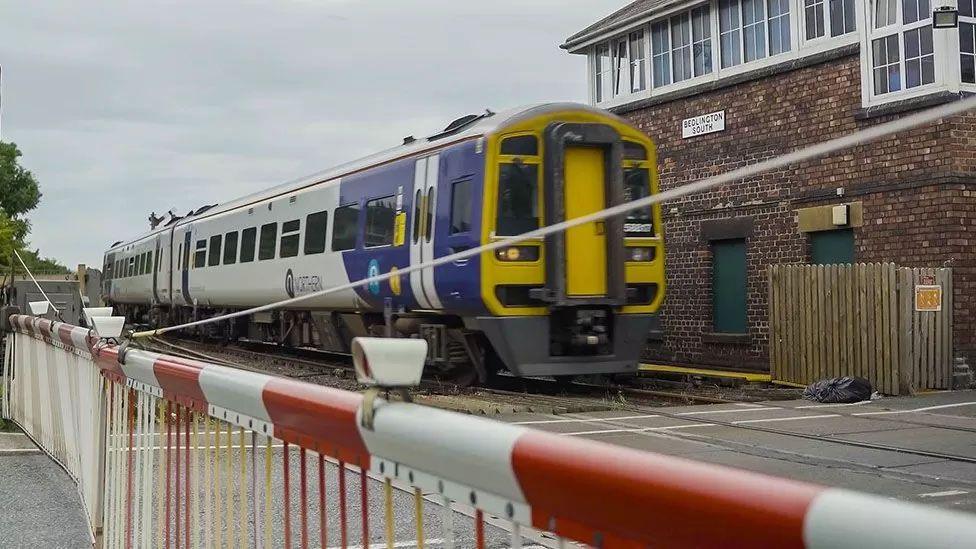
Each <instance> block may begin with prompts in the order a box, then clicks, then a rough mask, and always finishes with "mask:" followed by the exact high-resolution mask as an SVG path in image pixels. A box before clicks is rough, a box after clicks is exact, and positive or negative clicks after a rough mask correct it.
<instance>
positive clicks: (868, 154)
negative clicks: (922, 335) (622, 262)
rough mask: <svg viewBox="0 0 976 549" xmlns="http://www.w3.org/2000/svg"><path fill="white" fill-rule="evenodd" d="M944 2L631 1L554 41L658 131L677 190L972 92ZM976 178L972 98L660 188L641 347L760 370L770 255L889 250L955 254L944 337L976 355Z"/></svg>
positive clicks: (610, 99) (826, 256)
mask: <svg viewBox="0 0 976 549" xmlns="http://www.w3.org/2000/svg"><path fill="white" fill-rule="evenodd" d="M943 4H948V5H949V6H950V9H949V10H946V12H945V13H941V12H940V13H938V14H937V15H935V16H933V12H934V11H936V10H937V8H940V6H941V4H935V5H933V4H931V3H930V0H708V1H700V0H699V1H691V2H688V1H675V0H638V1H636V2H633V3H631V4H629V5H627V6H625V7H623V8H622V9H621V10H619V11H617V12H616V13H613V14H611V15H610V16H608V17H605V18H603V19H601V20H599V21H597V22H595V23H594V24H593V25H591V26H589V27H587V28H585V29H583V30H581V31H580V32H578V33H576V34H574V35H572V36H570V37H569V38H568V39H567V40H566V42H565V43H564V44H563V45H562V48H563V49H565V50H567V51H568V52H569V53H572V54H578V55H581V56H583V57H585V59H586V63H585V65H586V73H585V76H584V75H581V78H582V77H585V78H586V79H587V82H588V83H589V90H590V102H591V103H592V104H594V105H596V106H598V107H602V108H605V109H608V110H610V111H613V112H615V113H617V114H619V115H621V116H623V117H625V118H628V119H631V120H633V121H634V122H635V123H636V124H637V125H638V126H639V127H640V128H642V129H643V130H644V131H645V132H647V134H648V135H649V136H651V137H652V138H653V139H654V140H655V141H656V143H657V146H658V170H659V173H660V182H661V188H662V189H670V188H674V187H678V186H681V185H683V184H686V183H689V182H693V181H696V180H700V179H703V178H706V177H708V176H711V175H715V174H719V173H723V172H726V171H729V170H732V169H734V168H738V167H741V166H746V165H749V164H753V163H755V162H757V161H761V160H763V159H767V158H771V157H775V156H779V155H782V154H785V153H789V152H792V151H794V150H797V149H799V148H802V147H804V146H807V145H812V144H814V143H818V142H821V141H825V140H828V139H831V138H834V137H838V136H842V135H845V134H848V133H851V132H854V131H856V130H859V129H863V128H867V127H871V126H874V125H877V124H880V123H883V122H886V121H889V120H892V119H895V118H898V117H901V116H905V115H906V114H909V113H912V112H915V111H918V110H919V109H923V108H926V107H930V106H933V105H938V104H942V103H945V102H950V101H955V100H958V99H959V98H960V97H963V96H965V95H967V94H971V93H974V92H976V68H974V67H976V64H974V55H976V42H974V34H976V33H974V26H976V17H974V16H976V10H974V0H959V2H958V6H955V5H954V2H953V1H952V0H949V1H947V2H944V3H943ZM952 8H957V13H956V12H955V11H954V10H953V9H952ZM934 19H935V20H937V22H938V24H937V25H933V20H934ZM954 19H956V20H957V21H956V24H953V23H954V21H953V20H954ZM934 26H937V27H943V26H945V27H948V28H933V27H934ZM974 183H976V113H970V114H966V115H960V116H955V117H952V118H947V119H943V120H941V121H939V122H938V123H935V124H931V125H929V126H926V127H922V128H919V129H915V130H912V131H909V132H904V133H901V134H899V135H895V136H892V137H889V138H886V139H884V140H882V141H879V142H875V143H872V144H867V145H864V146H859V147H857V148H853V149H850V150H848V151H845V152H843V153H838V154H834V155H832V156H829V157H825V158H823V159H818V160H813V161H809V162H805V163H802V164H799V165H795V166H791V167H789V168H785V169H780V170H776V171H773V172H768V173H765V174H763V175H761V176H757V177H753V178H750V179H746V180H744V181H739V182H736V183H734V184H729V185H726V186H724V187H721V188H719V189H716V190H713V191H711V192H706V193H701V194H696V195H692V196H687V197H685V198H682V199H679V200H676V201H673V202H669V203H665V204H664V207H663V212H664V216H665V240H666V246H667V258H666V266H667V271H668V277H667V283H668V288H667V298H666V301H665V305H664V307H663V309H662V311H661V316H660V320H661V322H660V331H659V332H657V333H654V334H652V335H651V337H650V338H649V345H648V348H647V351H646V356H645V359H647V360H650V361H660V362H670V363H677V364H695V365H710V366H718V367H737V368H741V367H746V368H750V369H755V370H759V371H762V370H767V369H768V368H769V356H768V353H769V334H768V332H769V321H768V315H769V311H768V302H767V301H768V299H767V297H768V267H769V266H770V265H774V264H783V263H814V264H816V263H820V264H827V263H851V262H858V263H861V262H882V261H884V262H894V263H895V264H897V265H899V266H906V267H944V266H951V267H952V268H953V269H952V271H953V273H952V275H953V280H952V283H953V286H952V288H953V296H954V300H953V307H954V310H953V324H954V330H953V340H954V341H953V348H954V351H955V353H956V355H959V354H963V355H969V356H968V358H969V364H974V361H973V357H972V356H971V355H972V354H973V351H974V350H976V340H974V337H976V333H974V330H973V328H974V314H976V236H974V235H973V233H972V231H974V229H976V196H974V193H976V187H974ZM838 206H840V207H841V208H838Z"/></svg>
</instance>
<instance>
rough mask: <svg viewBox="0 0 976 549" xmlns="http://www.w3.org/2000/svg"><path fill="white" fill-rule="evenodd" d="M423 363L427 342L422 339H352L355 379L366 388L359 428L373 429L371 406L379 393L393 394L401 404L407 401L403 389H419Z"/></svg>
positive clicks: (409, 399)
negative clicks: (401, 399) (361, 424)
mask: <svg viewBox="0 0 976 549" xmlns="http://www.w3.org/2000/svg"><path fill="white" fill-rule="evenodd" d="M426 362H427V341H425V340H423V339H406V338H385V337H356V338H353V340H352V363H353V366H354V367H355V369H356V379H357V380H358V381H359V382H360V383H362V384H364V385H368V386H369V389H367V390H366V394H365V395H364V397H363V418H362V423H363V427H366V428H367V429H372V428H373V412H374V403H375V401H376V397H377V396H378V395H379V393H380V391H386V392H387V393H389V392H390V391H397V392H398V393H399V394H400V396H401V397H403V400H404V401H406V402H410V401H411V398H410V393H409V392H407V388H409V387H416V386H418V385H420V378H421V376H422V375H423V373H424V364H425V363H426Z"/></svg>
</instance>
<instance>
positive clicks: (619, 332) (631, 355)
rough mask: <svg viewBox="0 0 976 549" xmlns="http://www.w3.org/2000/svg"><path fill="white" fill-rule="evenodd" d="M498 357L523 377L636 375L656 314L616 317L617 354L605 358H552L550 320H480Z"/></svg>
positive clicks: (496, 318)
mask: <svg viewBox="0 0 976 549" xmlns="http://www.w3.org/2000/svg"><path fill="white" fill-rule="evenodd" d="M476 321H477V327H478V329H480V330H481V331H482V332H483V333H484V334H485V336H486V337H487V338H488V341H490V342H491V345H492V347H493V348H494V349H495V352H497V353H498V356H499V357H500V358H501V359H502V361H504V362H505V365H506V366H508V369H509V370H511V371H512V373H513V374H515V375H519V376H554V375H555V376H559V375H580V374H614V373H627V372H636V371H637V364H638V361H639V359H640V355H641V351H642V350H643V349H644V344H645V342H646V341H647V334H648V332H649V331H650V329H651V325H652V323H653V322H654V315H643V314H641V315H615V316H614V318H613V347H612V348H613V352H612V353H610V354H605V355H584V356H551V355H550V354H549V317H548V316H515V317H498V316H491V317H477V319H476Z"/></svg>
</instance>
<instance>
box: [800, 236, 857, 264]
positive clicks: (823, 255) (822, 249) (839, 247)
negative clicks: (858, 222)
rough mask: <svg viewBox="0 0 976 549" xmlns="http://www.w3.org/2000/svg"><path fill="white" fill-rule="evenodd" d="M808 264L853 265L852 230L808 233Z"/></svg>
mask: <svg viewBox="0 0 976 549" xmlns="http://www.w3.org/2000/svg"><path fill="white" fill-rule="evenodd" d="M810 262H811V263H813V264H814V265H829V264H833V263H854V229H837V230H833V231H817V232H815V233H810Z"/></svg>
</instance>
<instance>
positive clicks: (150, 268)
mask: <svg viewBox="0 0 976 549" xmlns="http://www.w3.org/2000/svg"><path fill="white" fill-rule="evenodd" d="M154 272H156V266H155V265H153V253H152V250H149V251H148V252H146V274H152V273H154Z"/></svg>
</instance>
